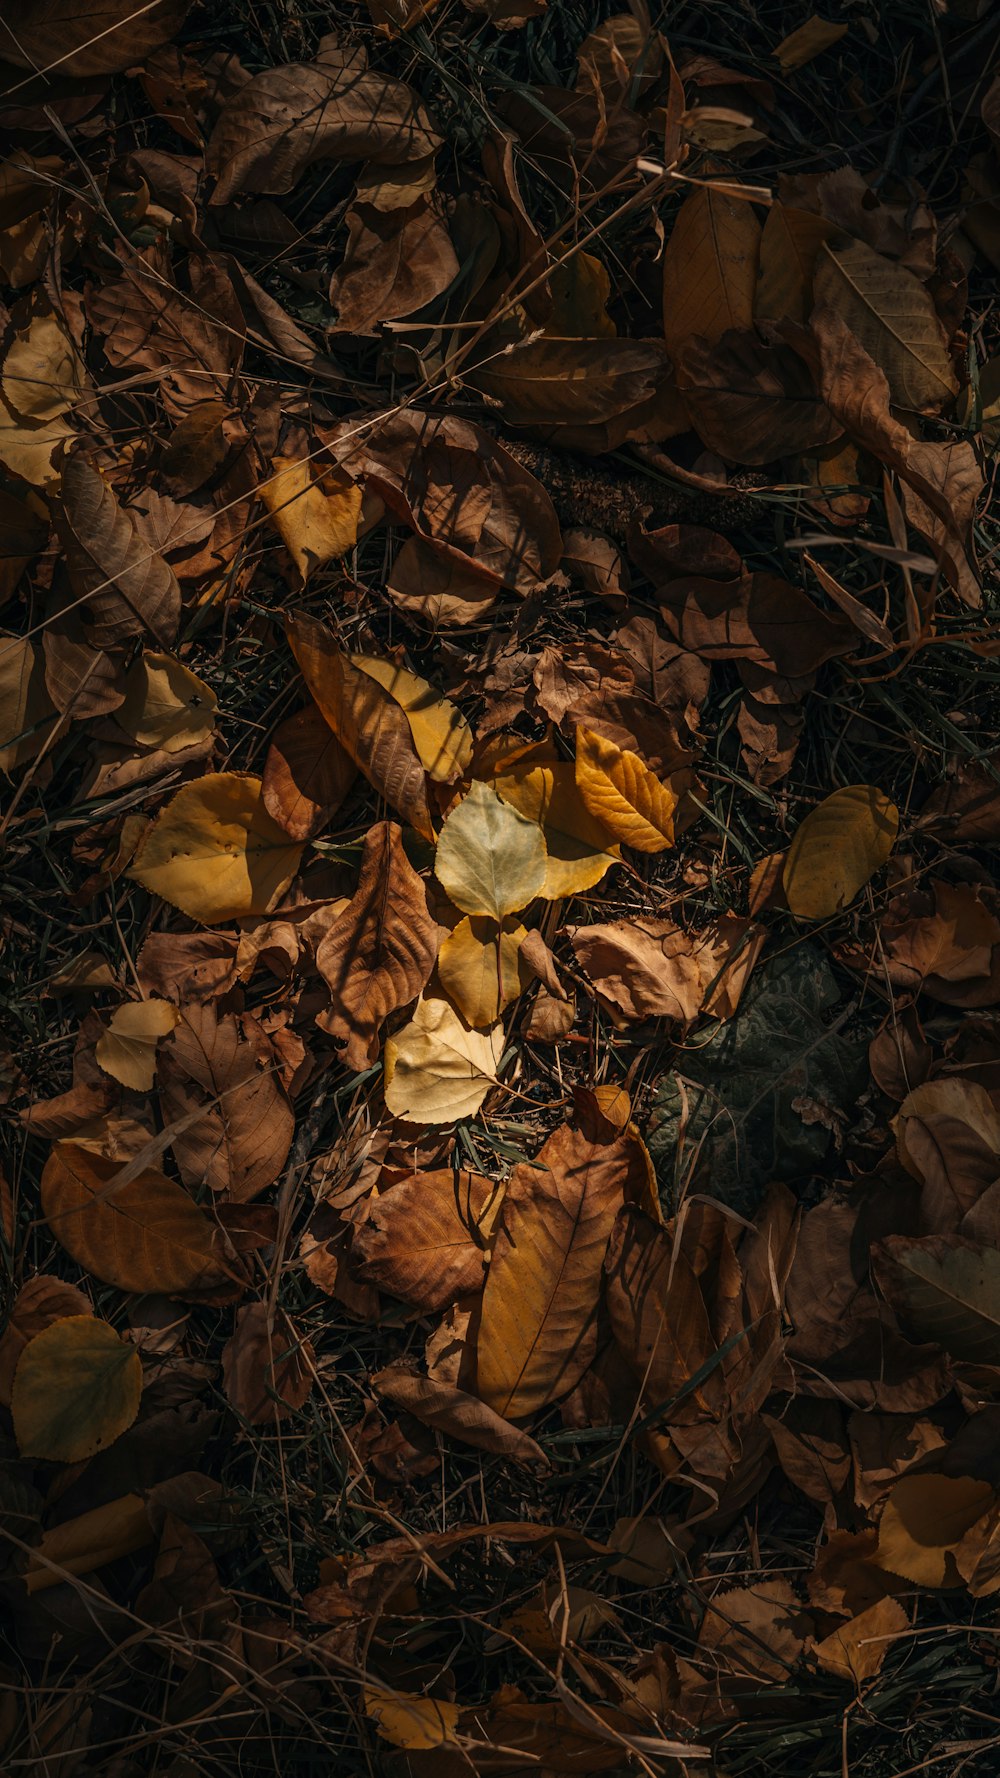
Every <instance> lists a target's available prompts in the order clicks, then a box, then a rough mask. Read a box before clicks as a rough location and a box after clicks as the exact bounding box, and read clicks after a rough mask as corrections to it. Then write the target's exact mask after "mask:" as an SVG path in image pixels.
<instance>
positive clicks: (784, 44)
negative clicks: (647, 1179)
mask: <svg viewBox="0 0 1000 1778" xmlns="http://www.w3.org/2000/svg"><path fill="white" fill-rule="evenodd" d="M848 29H849V27H848V26H847V25H836V24H834V23H833V22H832V20H830V19H821V18H820V17H819V14H818V13H815V12H814V13H813V15H812V17H811V18H807V19H806V21H805V23H804V24H802V25H799V27H798V29H797V30H795V31H790V32H789V34H788V36H787V37H783V38H782V39H781V42H780V43H779V44H778V47H777V49H776V50H775V52H774V54H775V59H776V60H777V61H778V62H779V63H780V64H781V72H782V74H792V73H794V71H795V69H796V68H804V67H805V66H806V63H807V62H812V61H814V60H815V58H816V57H817V56H818V55H822V53H823V51H824V50H825V49H831V48H832V46H833V45H834V44H835V43H839V42H840V39H841V38H842V37H844V36H846V34H847V31H848Z"/></svg>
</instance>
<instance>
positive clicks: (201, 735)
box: [115, 653, 218, 753]
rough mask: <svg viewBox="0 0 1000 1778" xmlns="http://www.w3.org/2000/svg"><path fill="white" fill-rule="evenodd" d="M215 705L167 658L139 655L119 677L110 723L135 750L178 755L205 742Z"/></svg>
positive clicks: (194, 678) (206, 689) (200, 683)
mask: <svg viewBox="0 0 1000 1778" xmlns="http://www.w3.org/2000/svg"><path fill="white" fill-rule="evenodd" d="M217 706H218V699H217V697H216V695H215V693H214V691H213V690H212V688H211V686H210V685H206V684H205V681H204V680H203V679H199V678H198V675H197V673H192V671H191V669H190V667H186V666H185V665H184V663H183V661H179V660H175V658H174V656H173V655H170V654H155V653H147V654H142V655H140V656H139V658H138V659H137V660H136V661H135V662H134V663H133V665H132V666H131V667H130V668H129V670H128V673H127V675H126V677H125V702H124V703H123V704H122V705H121V708H120V709H118V710H116V711H115V721H116V722H117V724H118V726H119V728H123V729H124V730H125V733H126V734H127V735H131V737H132V739H133V741H138V743H139V745H140V747H160V748H162V749H163V751H164V753H178V752H180V751H181V749H182V748H184V747H193V746H194V745H195V744H196V743H197V742H198V741H204V740H207V738H208V736H209V735H210V734H211V733H212V731H213V729H214V728H215V712H216V708H217Z"/></svg>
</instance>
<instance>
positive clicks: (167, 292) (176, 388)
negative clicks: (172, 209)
mask: <svg viewBox="0 0 1000 1778" xmlns="http://www.w3.org/2000/svg"><path fill="white" fill-rule="evenodd" d="M189 264H190V267H191V293H190V295H188V294H187V293H186V292H185V291H182V290H179V289H178V288H177V286H176V284H175V283H174V281H173V278H172V276H171V274H170V269H169V263H168V262H167V261H165V260H163V261H161V260H160V259H159V258H158V257H157V255H156V252H155V250H151V251H150V253H149V254H148V255H144V254H141V253H139V254H134V255H131V256H126V257H124V258H123V270H124V276H123V277H122V278H120V279H119V280H118V281H117V283H112V284H104V285H98V286H96V287H95V288H94V289H92V290H91V292H90V294H89V296H88V299H87V312H88V316H89V318H90V322H91V325H92V326H93V327H94V328H95V329H96V331H97V332H98V333H99V334H100V335H101V336H102V337H103V340H104V352H105V356H106V357H107V358H108V360H109V361H110V362H111V363H112V364H114V365H116V366H117V367H118V368H119V369H123V370H125V369H127V370H128V371H130V372H132V373H133V374H134V373H135V371H136V369H137V368H138V369H143V370H148V371H151V372H153V373H155V376H156V379H157V383H158V386H159V388H160V391H161V393H162V395H163V397H164V400H165V402H166V405H167V407H168V409H169V410H170V412H172V413H176V414H179V415H181V416H184V415H187V414H190V413H197V412H198V409H199V407H200V406H201V404H202V403H204V402H206V401H209V400H212V403H213V406H214V405H215V398H222V397H224V396H226V395H227V394H228V391H229V384H230V380H231V378H232V377H233V375H234V374H235V372H236V371H237V370H238V369H239V366H240V362H241V360H242V357H243V335H244V332H245V328H244V323H243V317H242V315H241V313H240V310H239V307H238V306H237V303H236V298H235V295H234V293H233V287H232V284H231V282H230V280H229V278H228V277H227V276H226V273H225V271H224V269H223V266H222V265H221V264H220V263H218V262H216V261H213V260H211V259H208V258H201V259H196V258H192V259H191V260H190V261H189ZM185 479H186V480H190V471H189V472H188V476H187V477H186V478H185ZM195 485H197V483H196V484H195Z"/></svg>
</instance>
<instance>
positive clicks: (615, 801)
mask: <svg viewBox="0 0 1000 1778" xmlns="http://www.w3.org/2000/svg"><path fill="white" fill-rule="evenodd" d="M576 786H577V789H578V790H579V792H580V796H581V799H582V801H583V803H584V805H585V807H586V808H587V811H588V813H589V814H591V815H592V816H593V817H594V819H595V821H599V822H601V824H602V826H604V827H606V828H607V830H608V832H609V833H610V834H612V835H613V836H614V838H615V839H616V840H621V841H622V843H623V844H624V845H627V846H633V847H634V848H635V850H636V851H637V852H665V851H666V849H667V847H668V846H672V845H673V843H674V810H675V809H676V807H677V798H676V797H675V795H674V793H673V791H672V790H671V789H670V787H669V785H667V784H664V783H663V781H662V779H660V778H658V777H657V776H656V774H655V772H651V771H650V769H649V767H648V766H647V765H646V764H645V763H644V761H643V760H641V759H640V758H639V755H638V754H637V753H631V752H630V751H629V750H628V748H624V747H616V745H615V743H614V742H613V741H608V740H605V738H604V736H603V735H596V734H594V733H593V731H592V730H591V729H587V728H578V729H577V731H576Z"/></svg>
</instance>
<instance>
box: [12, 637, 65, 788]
mask: <svg viewBox="0 0 1000 1778" xmlns="http://www.w3.org/2000/svg"><path fill="white" fill-rule="evenodd" d="M0 711H2V712H3V714H2V716H0V771H4V772H12V771H15V770H16V768H17V767H18V766H22V765H25V764H26V763H27V761H28V760H29V759H34V758H35V757H36V755H37V754H38V753H40V752H41V750H42V748H43V747H44V745H45V742H46V740H47V739H48V737H49V735H50V734H51V731H52V718H53V717H54V715H55V706H54V705H53V703H52V699H51V698H50V697H49V693H48V689H47V687H46V684H45V664H44V659H43V656H42V652H41V650H40V649H39V648H38V647H37V646H36V644H35V643H33V642H31V641H29V640H28V639H27V638H26V637H23V636H8V635H3V634H0Z"/></svg>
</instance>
